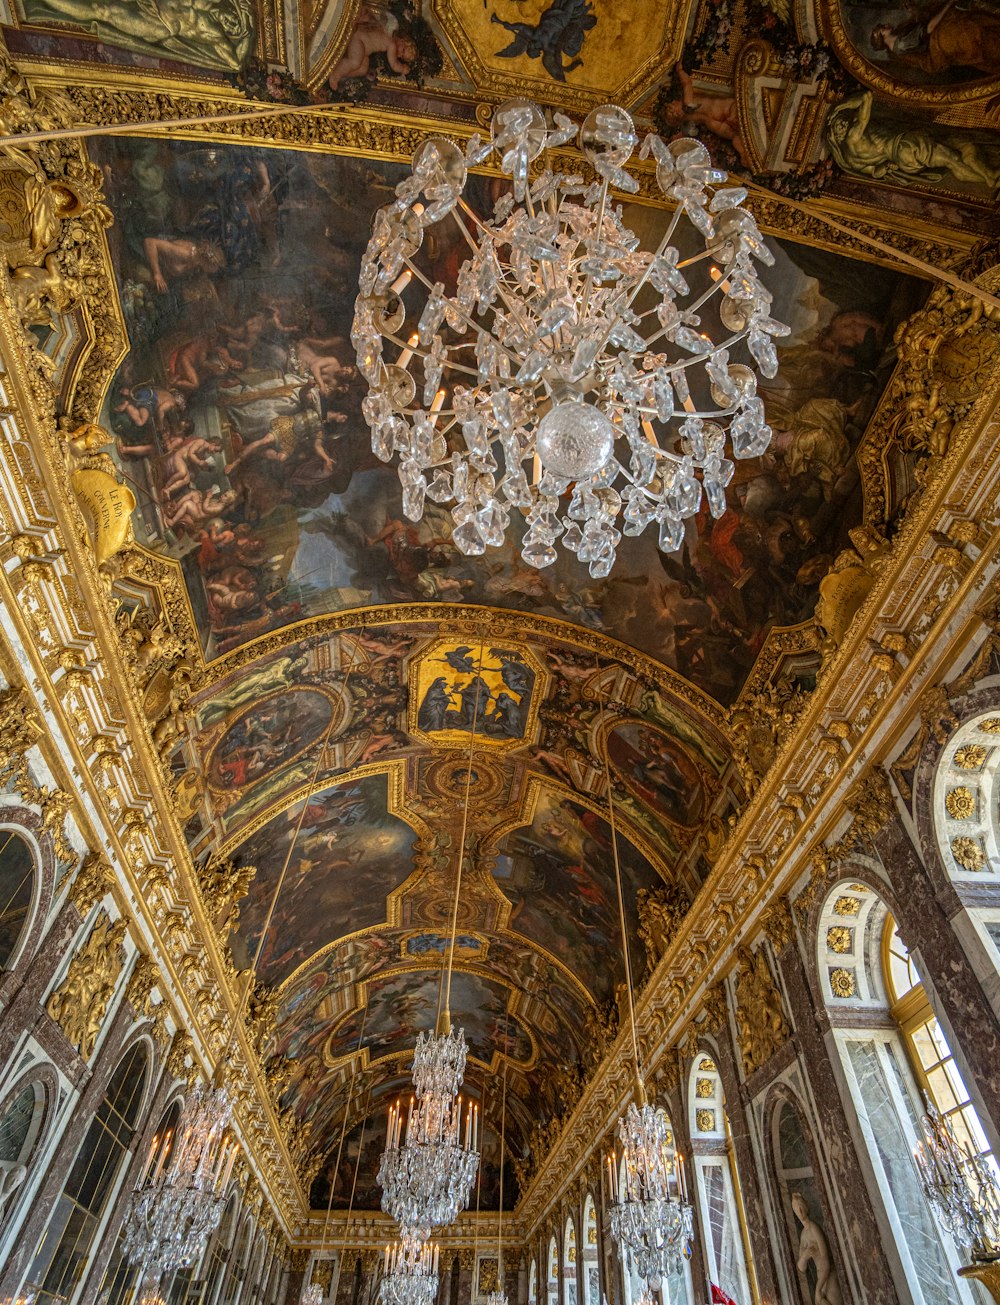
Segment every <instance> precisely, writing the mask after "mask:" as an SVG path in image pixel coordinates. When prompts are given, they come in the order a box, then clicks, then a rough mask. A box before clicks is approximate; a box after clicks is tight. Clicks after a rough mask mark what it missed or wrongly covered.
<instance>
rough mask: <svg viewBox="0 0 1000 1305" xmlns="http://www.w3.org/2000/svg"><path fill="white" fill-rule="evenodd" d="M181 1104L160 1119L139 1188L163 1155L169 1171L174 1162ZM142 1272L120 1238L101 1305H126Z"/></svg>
mask: <svg viewBox="0 0 1000 1305" xmlns="http://www.w3.org/2000/svg"><path fill="white" fill-rule="evenodd" d="M180 1113H181V1104H180V1102H179V1101H175V1102H174V1103H173V1105H171V1106H169V1107H168V1108H167V1110H165V1111H164V1113H163V1115H162V1116H161V1117H160V1122H159V1124H158V1125H157V1128H156V1134H155V1136H154V1139H153V1145H152V1147H151V1148H150V1155H149V1158H148V1160H147V1162H146V1164H145V1165H144V1166H143V1170H142V1173H141V1174H140V1176H139V1180H138V1184H137V1185H139V1186H141V1185H142V1184H143V1183H144V1182H145V1181H146V1179H147V1177H148V1176H149V1175H150V1173H151V1172H152V1171H153V1170H154V1169H155V1167H156V1166H157V1165H158V1164H159V1161H160V1157H161V1155H162V1156H163V1157H164V1160H163V1163H164V1167H165V1168H169V1165H170V1161H171V1158H172V1157H171V1151H172V1141H173V1136H174V1130H175V1129H176V1127H177V1120H178V1119H179V1118H180ZM138 1277H139V1270H138V1268H136V1267H135V1266H133V1265H132V1264H131V1263H130V1262H129V1261H128V1260H127V1259H126V1258H125V1255H124V1253H123V1252H122V1236H121V1233H119V1234H118V1244H117V1246H116V1247H115V1249H114V1252H113V1253H112V1256H111V1259H110V1260H109V1261H108V1267H107V1269H106V1270H105V1271H104V1277H103V1279H102V1280H101V1286H100V1289H99V1291H98V1293H97V1294H98V1296H99V1298H100V1300H101V1305H125V1302H126V1301H127V1300H128V1299H129V1298H130V1296H131V1294H132V1290H133V1288H134V1287H135V1286H136V1285H137V1281H138Z"/></svg>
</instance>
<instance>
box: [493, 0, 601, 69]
mask: <svg viewBox="0 0 1000 1305" xmlns="http://www.w3.org/2000/svg"><path fill="white" fill-rule="evenodd" d="M491 18H492V21H493V22H494V23H499V24H500V26H501V27H506V29H507V31H508V32H513V34H514V39H513V41H511V43H510V45H508V46H507V47H506V49H503V50H498V51H497V57H498V58H500V59H516V58H517V57H518V55H521V54H526V55H527V56H528V58H529V59H539V58H540V59H541V61H542V65H543V67H544V68H545V71H546V72H547V73H548V74H549V76H550V77H554V78H555V80H556V81H559V82H564V81H565V80H566V74H567V73H568V72H572V71H573V69H574V68H579V67H580V65H581V64H582V63H583V60H582V59H581V58H580V57H579V55H580V51H581V50H582V49H583V43H584V41H585V39H586V36H587V33H588V32H589V31H590V30H591V28H592V27H596V26H597V19H596V18H595V16H594V11H593V9H592V8H591V4H590V0H552V4H550V5H549V7H548V9H546V10H545V11H544V12H543V13H542V14H541V16H540V17H539V19H538V22H537V23H534V24H532V23H508V22H506V21H505V20H504V19H503V18H498V17H497V15H496V14H492V15H491ZM564 59H568V60H569V62H568V63H564V62H563V60H564Z"/></svg>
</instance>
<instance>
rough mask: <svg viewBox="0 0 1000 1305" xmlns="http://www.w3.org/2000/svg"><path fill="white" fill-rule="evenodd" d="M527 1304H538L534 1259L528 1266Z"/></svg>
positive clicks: (536, 1271) (536, 1270) (536, 1274)
mask: <svg viewBox="0 0 1000 1305" xmlns="http://www.w3.org/2000/svg"><path fill="white" fill-rule="evenodd" d="M528 1305H538V1265H537V1263H536V1262H535V1260H532V1261H531V1264H530V1265H529V1266H528Z"/></svg>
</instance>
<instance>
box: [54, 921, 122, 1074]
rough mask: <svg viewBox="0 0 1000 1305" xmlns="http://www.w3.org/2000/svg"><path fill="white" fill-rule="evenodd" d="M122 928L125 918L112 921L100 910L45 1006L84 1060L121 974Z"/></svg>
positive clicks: (96, 1036)
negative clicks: (85, 938)
mask: <svg viewBox="0 0 1000 1305" xmlns="http://www.w3.org/2000/svg"><path fill="white" fill-rule="evenodd" d="M125 931H126V922H125V920H123V919H122V920H116V921H114V922H113V923H112V920H111V917H110V916H108V915H107V914H105V913H104V912H102V913H101V916H100V918H99V919H98V921H97V923H96V924H95V925H94V927H93V929H92V930H91V932H90V936H89V937H88V939H87V941H86V942H85V943H84V945H83V947H82V948H81V949H80V951H78V952H77V954H76V955H75V956H74V957H73V959H72V960H71V961H70V963H69V970H68V971H67V974H66V977H65V979H63V981H62V983H61V984H60V985H59V987H58V988H57V989H56V990H55V992H54V993H53V994H52V996H51V997H50V998H49V1000H48V1002H47V1003H46V1006H45V1009H46V1010H47V1011H48V1013H49V1015H51V1017H52V1018H53V1019H54V1020H55V1022H56V1023H57V1024H58V1025H59V1027H60V1028H61V1029H62V1031H63V1033H65V1035H66V1037H67V1039H68V1040H69V1042H71V1043H72V1044H73V1046H74V1047H76V1048H77V1050H78V1051H79V1053H80V1055H81V1056H82V1057H83V1059H84V1060H89V1059H90V1057H91V1054H92V1053H93V1050H94V1047H95V1046H96V1045H97V1038H98V1034H99V1033H100V1031H101V1025H102V1024H103V1023H104V1015H105V1012H106V1011H107V1009H108V1003H109V1002H110V1001H111V997H112V994H113V993H114V990H115V984H116V983H117V981H118V976H119V975H120V974H121V970H122V965H123V963H124V957H123V955H122V942H123V940H124V938H125Z"/></svg>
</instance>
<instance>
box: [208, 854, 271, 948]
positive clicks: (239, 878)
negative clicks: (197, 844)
mask: <svg viewBox="0 0 1000 1305" xmlns="http://www.w3.org/2000/svg"><path fill="white" fill-rule="evenodd" d="M256 875H257V867H256V866H255V865H243V866H238V865H237V864H236V863H235V861H234V860H233V858H232V857H228V856H210V857H209V858H208V860H207V861H206V862H205V864H204V865H202V866H201V867H200V868H199V870H198V888H199V889H200V890H201V896H202V900H203V902H204V903H205V911H206V914H207V915H208V917H209V919H210V920H211V921H212V923H213V924H214V925H215V926H216V928H217V929H219V930H220V932H224V933H227V934H228V933H229V931H230V930H231V929H234V928H235V927H236V919H234V913H235V911H236V903H237V902H239V901H240V900H241V899H242V898H244V897H245V896H246V895H247V892H248V891H249V889H250V885H251V884H252V883H253V881H254V879H255V878H256Z"/></svg>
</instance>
